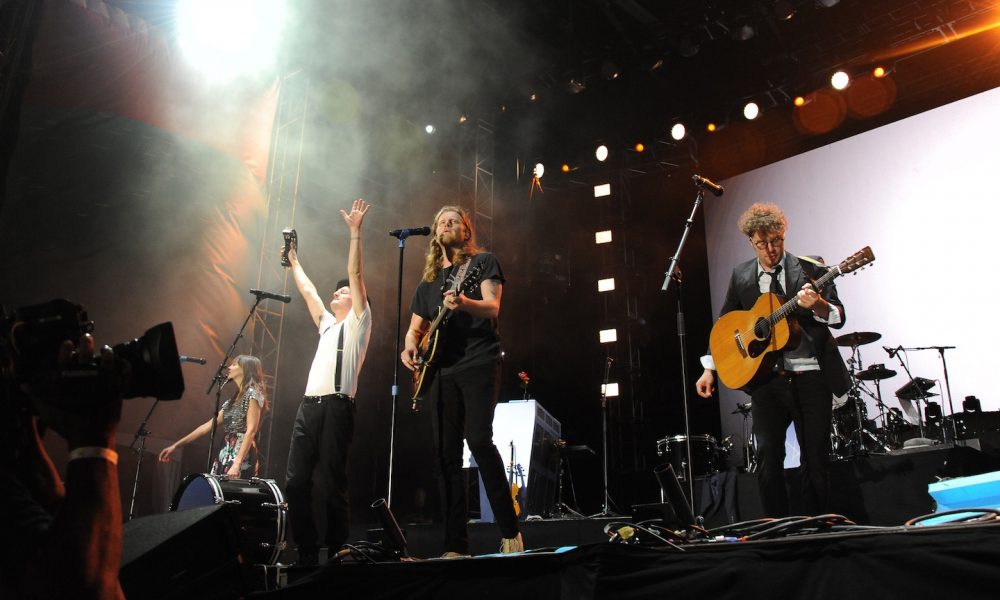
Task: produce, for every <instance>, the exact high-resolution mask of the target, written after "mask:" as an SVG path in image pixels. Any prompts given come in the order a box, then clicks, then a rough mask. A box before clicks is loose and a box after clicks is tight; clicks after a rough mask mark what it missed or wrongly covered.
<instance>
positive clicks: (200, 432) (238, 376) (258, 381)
mask: <svg viewBox="0 0 1000 600" xmlns="http://www.w3.org/2000/svg"><path fill="white" fill-rule="evenodd" d="M230 382H232V383H233V384H235V389H234V392H233V396H232V397H231V398H229V399H228V400H226V402H225V403H224V404H223V405H222V409H221V410H219V414H217V415H215V422H216V425H221V426H222V432H223V433H222V435H223V442H222V448H221V449H220V450H219V454H218V456H217V457H216V458H215V461H214V462H213V463H212V474H213V475H227V476H229V477H233V478H237V479H249V478H251V477H256V476H257V475H258V470H259V464H258V461H257V430H258V429H259V428H260V418H261V416H262V415H263V414H264V411H265V410H267V395H266V393H265V391H264V367H263V366H262V365H261V364H260V359H259V358H257V357H256V356H250V355H247V354H241V355H239V356H237V357H236V358H234V359H233V362H231V363H229V366H228V367H226V383H225V384H223V386H225V385H227V384H229V383H230ZM211 432H212V421H211V420H208V421H205V422H204V423H202V424H201V425H199V426H198V428H197V429H195V430H194V431H192V432H191V433H189V434H187V435H186V436H184V437H182V438H181V439H179V440H177V441H176V442H174V443H173V444H170V445H169V446H167V447H166V448H164V449H163V451H162V452H160V462H170V457H171V456H173V454H174V452H176V451H177V448H179V447H180V446H186V445H188V444H190V443H191V442H193V441H195V440H196V439H198V438H200V437H203V436H206V435H209V434H210V433H211Z"/></svg>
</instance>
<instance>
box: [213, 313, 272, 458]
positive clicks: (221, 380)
mask: <svg viewBox="0 0 1000 600" xmlns="http://www.w3.org/2000/svg"><path fill="white" fill-rule="evenodd" d="M255 296H256V298H257V300H256V302H254V303H253V306H251V307H250V313H249V314H247V318H246V319H244V320H243V325H242V326H241V327H240V330H239V332H238V333H237V334H236V338H235V339H233V343H232V344H230V346H229V350H226V355H225V356H224V357H222V362H221V363H219V368H218V369H216V370H215V375H214V376H213V377H212V381H211V383H209V384H208V389H207V390H205V395H206V396H207V395H208V394H210V393H212V388H213V387H215V386H216V384H218V388H217V389H216V390H215V410H214V411H213V412H212V434H211V435H210V436H209V440H208V466H207V467H205V472H206V473H211V472H212V462H213V458H214V457H213V456H212V455H213V454H214V452H215V428H216V425H217V423H216V422H217V421H218V418H217V417H218V414H219V405H220V403H221V398H220V397H221V396H222V386H224V385H226V381H228V380H229V379H228V378H227V377H226V375H225V373H224V371H225V369H226V363H228V362H229V359H230V358H232V356H233V352H235V351H236V344H237V343H239V341H240V339H241V338H242V337H243V330H244V329H246V328H247V323H249V322H250V319H251V318H252V317H253V315H254V312H255V311H256V310H257V305H258V304H260V296H257V295H256V294H255Z"/></svg>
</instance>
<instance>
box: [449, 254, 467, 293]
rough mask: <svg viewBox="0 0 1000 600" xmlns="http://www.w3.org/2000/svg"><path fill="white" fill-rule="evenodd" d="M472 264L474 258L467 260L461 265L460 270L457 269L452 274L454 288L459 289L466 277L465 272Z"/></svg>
mask: <svg viewBox="0 0 1000 600" xmlns="http://www.w3.org/2000/svg"><path fill="white" fill-rule="evenodd" d="M470 264H472V259H471V258H470V259H469V260H467V261H465V262H464V263H462V264H461V265H459V267H458V270H456V271H455V273H454V275H453V276H452V280H451V281H452V286H451V287H452V289H454V290H457V289H458V288H459V286H461V285H462V281H463V280H464V279H465V273H466V271H468V270H469V265H470Z"/></svg>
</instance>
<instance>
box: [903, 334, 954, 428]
mask: <svg viewBox="0 0 1000 600" xmlns="http://www.w3.org/2000/svg"><path fill="white" fill-rule="evenodd" d="M954 349H955V346H922V347H919V348H902V350H937V351H938V354H939V355H940V356H941V366H942V367H943V368H944V389H945V392H946V393H947V394H948V412H950V413H951V441H952V442H955V441H958V427H957V426H956V425H955V406H954V405H953V404H952V403H951V382H950V381H949V380H948V363H947V362H946V361H945V359H944V351H945V350H954ZM946 441H947V440H946Z"/></svg>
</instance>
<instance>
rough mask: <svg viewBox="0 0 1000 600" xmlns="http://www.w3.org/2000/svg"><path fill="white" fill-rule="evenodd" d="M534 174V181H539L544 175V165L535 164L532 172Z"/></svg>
mask: <svg viewBox="0 0 1000 600" xmlns="http://www.w3.org/2000/svg"><path fill="white" fill-rule="evenodd" d="M532 172H533V173H534V174H535V179H541V178H542V176H543V175H545V165H543V164H542V163H535V169H534V171H532Z"/></svg>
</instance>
